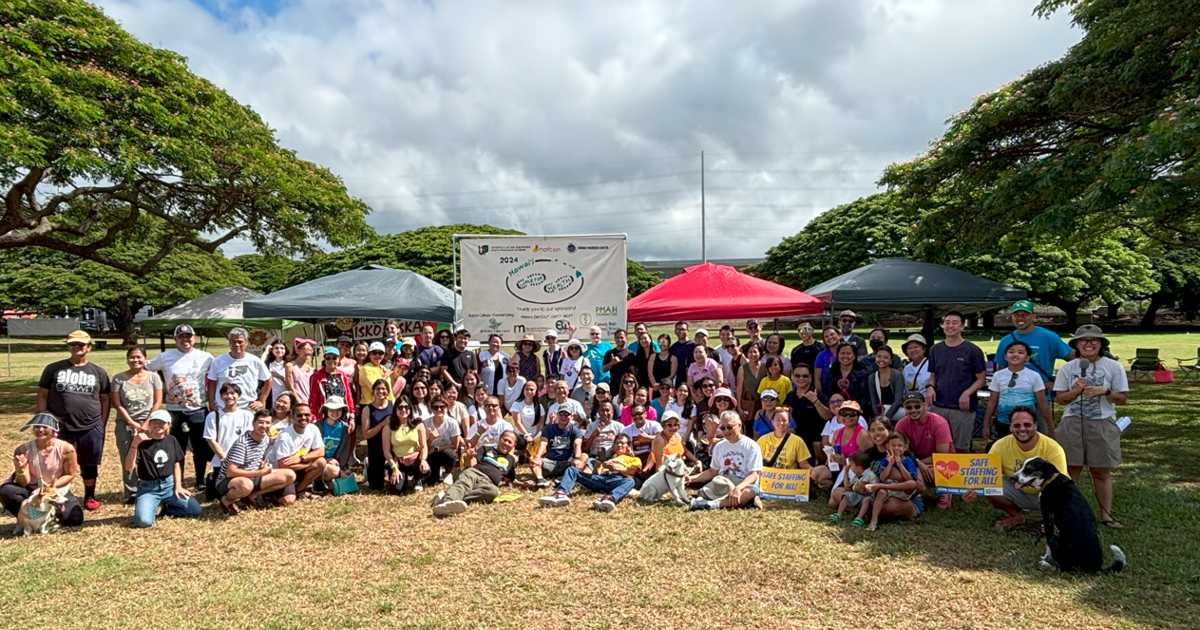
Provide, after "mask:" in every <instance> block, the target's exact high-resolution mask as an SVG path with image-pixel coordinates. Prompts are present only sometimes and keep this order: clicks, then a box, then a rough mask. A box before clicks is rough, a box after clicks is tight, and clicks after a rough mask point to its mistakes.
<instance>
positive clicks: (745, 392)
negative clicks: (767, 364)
mask: <svg viewBox="0 0 1200 630" xmlns="http://www.w3.org/2000/svg"><path fill="white" fill-rule="evenodd" d="M743 356H744V357H745V361H744V362H743V363H742V369H741V370H738V375H737V397H738V402H739V403H740V404H739V407H740V409H739V412H740V413H741V414H742V424H743V425H744V424H746V423H748V422H750V421H751V420H753V419H754V416H755V414H757V413H758V410H759V406H760V405H759V396H758V384H759V382H760V381H762V378H763V376H765V375H766V370H764V369H763V366H762V363H761V362H760V360H761V359H762V351H761V350H760V349H759V347H758V344H756V343H751V344H747V345H746V349H745V350H744V351H743Z"/></svg>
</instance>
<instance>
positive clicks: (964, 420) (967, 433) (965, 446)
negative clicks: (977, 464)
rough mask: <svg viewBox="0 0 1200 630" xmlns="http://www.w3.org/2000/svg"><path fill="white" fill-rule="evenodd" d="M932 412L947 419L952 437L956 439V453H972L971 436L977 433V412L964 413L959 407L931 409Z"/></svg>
mask: <svg viewBox="0 0 1200 630" xmlns="http://www.w3.org/2000/svg"><path fill="white" fill-rule="evenodd" d="M929 410H930V411H932V412H933V413H936V414H937V415H939V416H941V417H943V418H945V419H946V424H949V425H950V436H951V437H952V438H954V452H956V453H970V452H971V435H972V434H973V433H974V431H975V415H976V414H975V411H974V410H971V411H962V410H960V409H959V408H958V407H955V408H954V409H946V408H945V407H936V406H935V407H930V408H929Z"/></svg>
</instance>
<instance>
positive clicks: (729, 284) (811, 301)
mask: <svg viewBox="0 0 1200 630" xmlns="http://www.w3.org/2000/svg"><path fill="white" fill-rule="evenodd" d="M626 309H627V313H626V318H627V319H628V320H629V321H631V322H673V321H679V320H713V319H742V318H757V317H761V318H764V319H766V318H773V317H789V316H792V315H812V314H816V313H821V312H823V311H824V309H825V304H824V303H823V302H821V300H818V299H817V298H815V297H813V296H811V295H808V294H807V293H803V292H801V291H797V290H795V289H790V288H788V287H785V286H783V285H780V284H775V283H774V282H771V281H769V280H762V279H760V278H755V277H754V276H748V275H746V274H744V273H741V272H739V271H738V270H736V269H734V268H733V267H728V266H726V265H717V264H713V263H704V264H702V265H696V266H694V267H688V268H687V269H684V270H683V274H681V275H678V276H675V277H674V278H671V279H669V280H666V281H664V282H662V283H661V284H659V285H658V286H656V287H654V288H652V289H650V290H649V291H646V292H645V293H643V294H641V295H639V296H637V297H635V298H633V299H632V300H629V303H628V304H627V305H626Z"/></svg>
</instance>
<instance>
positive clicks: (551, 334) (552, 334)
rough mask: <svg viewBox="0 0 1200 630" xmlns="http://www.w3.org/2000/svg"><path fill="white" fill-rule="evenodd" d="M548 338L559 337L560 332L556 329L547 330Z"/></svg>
mask: <svg viewBox="0 0 1200 630" xmlns="http://www.w3.org/2000/svg"><path fill="white" fill-rule="evenodd" d="M546 338H547V339H551V338H553V339H558V333H557V332H555V331H554V329H550V330H547V331H546Z"/></svg>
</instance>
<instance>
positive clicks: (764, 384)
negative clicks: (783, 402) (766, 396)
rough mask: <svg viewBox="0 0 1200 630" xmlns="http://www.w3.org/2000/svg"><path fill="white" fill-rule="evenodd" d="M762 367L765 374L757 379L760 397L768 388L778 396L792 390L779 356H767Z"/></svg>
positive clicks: (782, 395)
mask: <svg viewBox="0 0 1200 630" xmlns="http://www.w3.org/2000/svg"><path fill="white" fill-rule="evenodd" d="M763 369H764V370H766V372H767V373H766V374H764V375H763V377H762V378H761V379H760V380H759V381H758V395H759V397H760V398H761V397H762V393H763V392H765V391H767V390H768V389H771V390H775V394H776V395H777V396H778V397H779V398H783V397H785V396H787V395H788V394H790V393H791V392H792V380H791V379H790V378H788V373H787V372H784V371H783V362H782V361H780V360H779V357H767V358H765V359H763ZM770 424H771V419H770V418H767V425H768V428H767V430H768V431H770V430H771V429H770V427H769V425H770Z"/></svg>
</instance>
